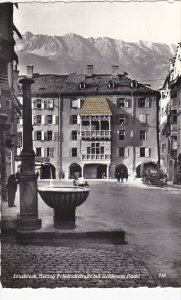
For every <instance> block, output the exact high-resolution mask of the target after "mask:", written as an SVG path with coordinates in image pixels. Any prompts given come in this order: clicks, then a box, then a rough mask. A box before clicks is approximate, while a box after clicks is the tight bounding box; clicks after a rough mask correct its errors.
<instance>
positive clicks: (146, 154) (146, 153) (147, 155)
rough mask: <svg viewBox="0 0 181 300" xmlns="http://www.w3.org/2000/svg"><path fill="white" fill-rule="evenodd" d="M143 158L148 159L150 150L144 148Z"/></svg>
mask: <svg viewBox="0 0 181 300" xmlns="http://www.w3.org/2000/svg"><path fill="white" fill-rule="evenodd" d="M145 157H150V149H149V148H145Z"/></svg>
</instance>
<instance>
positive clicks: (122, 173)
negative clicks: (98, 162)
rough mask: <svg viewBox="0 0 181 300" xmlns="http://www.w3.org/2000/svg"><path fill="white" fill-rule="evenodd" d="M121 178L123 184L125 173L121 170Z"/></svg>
mask: <svg viewBox="0 0 181 300" xmlns="http://www.w3.org/2000/svg"><path fill="white" fill-rule="evenodd" d="M120 177H121V182H123V180H124V171H123V170H121V175H120Z"/></svg>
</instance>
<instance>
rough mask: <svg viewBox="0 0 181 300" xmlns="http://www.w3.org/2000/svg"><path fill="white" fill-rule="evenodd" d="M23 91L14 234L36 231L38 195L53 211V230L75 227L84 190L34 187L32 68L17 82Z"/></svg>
mask: <svg viewBox="0 0 181 300" xmlns="http://www.w3.org/2000/svg"><path fill="white" fill-rule="evenodd" d="M20 83H21V84H22V88H23V150H22V152H21V162H22V167H21V173H20V214H18V216H17V232H22V231H24V232H26V231H32V230H38V229H40V228H41V219H39V218H38V192H39V194H40V196H41V197H42V199H43V201H44V202H45V203H46V204H47V205H48V206H49V207H51V208H53V209H54V225H55V227H56V228H73V227H75V210H76V207H77V206H79V205H81V204H82V203H83V202H84V201H85V200H86V198H87V196H88V194H89V189H88V188H86V187H74V186H71V187H62V186H58V187H57V186H56V187H53V185H52V186H51V187H39V188H38V187H37V177H36V175H35V153H34V150H33V141H32V108H31V84H33V83H34V81H33V66H28V67H27V76H25V77H24V78H23V79H21V80H20Z"/></svg>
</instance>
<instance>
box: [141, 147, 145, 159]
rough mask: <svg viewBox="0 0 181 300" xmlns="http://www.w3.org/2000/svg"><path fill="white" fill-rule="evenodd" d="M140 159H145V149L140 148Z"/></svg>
mask: <svg viewBox="0 0 181 300" xmlns="http://www.w3.org/2000/svg"><path fill="white" fill-rule="evenodd" d="M140 157H145V147H140Z"/></svg>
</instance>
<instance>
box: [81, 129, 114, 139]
mask: <svg viewBox="0 0 181 300" xmlns="http://www.w3.org/2000/svg"><path fill="white" fill-rule="evenodd" d="M80 135H81V137H82V138H83V139H91V138H95V139H97V138H98V139H102V138H108V139H110V138H111V131H110V130H84V131H81V132H80Z"/></svg>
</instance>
